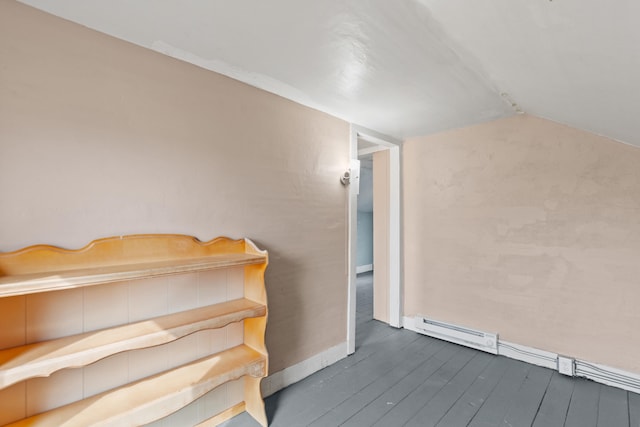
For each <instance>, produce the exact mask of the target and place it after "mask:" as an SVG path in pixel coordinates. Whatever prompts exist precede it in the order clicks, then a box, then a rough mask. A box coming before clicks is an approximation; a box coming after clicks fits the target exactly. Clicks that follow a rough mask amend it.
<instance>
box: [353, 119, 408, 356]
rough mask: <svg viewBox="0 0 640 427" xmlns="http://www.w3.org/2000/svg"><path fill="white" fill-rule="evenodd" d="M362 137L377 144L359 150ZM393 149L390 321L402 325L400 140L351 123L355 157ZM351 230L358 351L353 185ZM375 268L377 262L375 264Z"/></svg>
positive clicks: (354, 200) (356, 236)
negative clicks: (359, 141) (359, 140)
mask: <svg viewBox="0 0 640 427" xmlns="http://www.w3.org/2000/svg"><path fill="white" fill-rule="evenodd" d="M358 139H362V140H364V141H367V142H370V143H374V144H376V146H375V147H371V148H367V149H363V150H362V151H361V152H358ZM382 150H389V162H390V165H389V190H390V195H389V196H390V197H389V251H388V253H389V258H388V260H387V262H388V264H389V324H390V325H391V326H393V327H396V328H399V327H401V326H402V283H401V277H400V141H397V140H395V139H394V138H391V137H388V136H386V135H382V134H380V133H378V132H375V131H372V130H370V129H366V128H363V127H360V126H356V125H351V137H350V153H351V159H352V160H357V159H358V157H359V156H360V155H364V154H369V153H373V152H375V151H382ZM348 214H349V221H348V223H349V232H348V236H349V237H348V264H349V279H348V286H349V290H348V295H347V307H348V309H347V344H348V354H352V353H354V352H355V350H356V267H357V266H356V258H357V247H358V234H357V233H358V232H357V227H358V194H357V189H356V188H355V187H352V188H349V206H348ZM374 269H375V265H374ZM374 274H375V273H374Z"/></svg>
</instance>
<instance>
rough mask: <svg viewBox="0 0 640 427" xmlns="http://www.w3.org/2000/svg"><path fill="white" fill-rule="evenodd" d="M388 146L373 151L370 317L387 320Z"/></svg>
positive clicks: (387, 321) (386, 321)
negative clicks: (371, 292) (371, 311)
mask: <svg viewBox="0 0 640 427" xmlns="http://www.w3.org/2000/svg"><path fill="white" fill-rule="evenodd" d="M389 166H390V165H389V150H384V151H378V152H375V153H373V212H374V215H373V266H374V271H373V318H374V319H377V320H380V321H382V322H385V323H389V200H390V188H389Z"/></svg>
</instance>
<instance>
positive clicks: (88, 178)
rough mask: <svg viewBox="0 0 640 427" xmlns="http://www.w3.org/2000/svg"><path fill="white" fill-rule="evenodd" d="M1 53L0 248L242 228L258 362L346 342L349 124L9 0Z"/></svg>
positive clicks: (233, 233)
mask: <svg viewBox="0 0 640 427" xmlns="http://www.w3.org/2000/svg"><path fill="white" fill-rule="evenodd" d="M0 57H1V58H2V62H1V64H0V197H1V202H0V203H1V206H2V208H1V209H0V250H2V251H10V250H15V249H18V248H21V247H24V246H27V245H31V244H36V243H46V244H52V245H58V246H63V247H67V248H79V247H82V246H84V245H86V244H87V243H88V242H90V241H91V240H94V239H96V238H100V237H107V236H113V235H123V234H134V233H182V234H189V235H195V236H196V237H198V238H200V239H201V240H209V239H211V238H213V237H215V236H219V235H228V236H229V237H233V238H238V237H249V238H251V239H253V240H254V241H255V242H256V243H257V244H258V246H259V247H261V248H263V249H267V250H268V251H269V256H270V266H269V268H268V270H267V278H266V281H267V291H268V297H269V304H270V306H269V309H270V315H269V324H268V326H267V346H268V348H269V351H270V356H271V364H270V365H271V371H272V372H276V371H279V370H281V369H283V368H285V367H287V366H291V365H293V364H295V363H297V362H300V361H302V360H305V359H307V358H309V357H311V356H313V355H315V354H317V353H319V352H321V351H323V350H325V349H328V348H330V347H333V346H335V345H337V344H339V343H341V342H344V341H345V339H346V327H345V325H346V307H347V304H346V298H347V286H346V283H347V267H346V236H347V231H346V191H347V190H345V187H343V186H342V185H341V184H340V182H339V180H338V177H339V176H340V174H341V173H342V171H344V170H345V168H346V167H347V165H348V163H349V126H348V124H347V123H346V122H344V121H342V120H338V119H336V118H334V117H331V116H329V115H327V114H324V113H320V112H317V111H315V110H312V109H310V108H306V107H302V106H300V105H298V104H296V103H293V102H290V101H288V100H285V99H283V98H280V97H278V96H275V95H272V94H269V93H266V92H264V91H261V90H258V89H255V88H253V87H250V86H248V85H245V84H242V83H239V82H237V81H234V80H232V79H229V78H227V77H223V76H220V75H217V74H215V73H212V72H210V71H205V70H203V69H200V68H198V67H195V66H193V65H190V64H186V63H183V62H180V61H178V60H174V59H171V58H168V57H165V56H163V55H161V54H158V53H155V52H152V51H150V50H146V49H143V48H140V47H137V46H134V45H131V44H129V43H126V42H123V41H119V40H116V39H114V38H111V37H109V36H106V35H103V34H100V33H97V32H94V31H91V30H89V29H87V28H84V27H82V26H80V25H76V24H72V23H70V22H67V21H64V20H62V19H59V18H54V17H52V16H50V15H47V14H45V13H43V12H39V11H36V10H34V9H31V8H30V7H27V6H24V5H21V4H19V3H15V2H13V1H3V2H0ZM319 325H322V327H319ZM0 345H2V343H1V342H0ZM14 345H15V344H14Z"/></svg>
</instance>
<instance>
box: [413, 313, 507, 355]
mask: <svg viewBox="0 0 640 427" xmlns="http://www.w3.org/2000/svg"><path fill="white" fill-rule="evenodd" d="M415 327H416V329H417V330H418V331H419V332H420V333H423V334H424V335H428V336H430V337H434V338H439V339H443V340H445V341H450V342H453V343H456V344H460V345H464V346H467V347H471V348H475V349H477V350H481V351H485V352H487V353H491V354H498V334H492V333H487V332H482V331H476V330H475V329H469V328H465V327H463V326H458V325H452V324H451V323H446V322H440V321H438V320H433V319H427V318H426V317H422V316H416V317H415Z"/></svg>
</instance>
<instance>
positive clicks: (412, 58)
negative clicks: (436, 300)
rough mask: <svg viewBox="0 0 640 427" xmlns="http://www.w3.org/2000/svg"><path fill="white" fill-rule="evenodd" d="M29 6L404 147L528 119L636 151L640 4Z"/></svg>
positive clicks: (114, 2)
mask: <svg viewBox="0 0 640 427" xmlns="http://www.w3.org/2000/svg"><path fill="white" fill-rule="evenodd" d="M22 1H23V2H24V3H27V4H30V5H33V6H35V7H38V8H40V9H42V10H46V11H48V12H51V13H53V14H55V15H58V16H61V17H64V18H66V19H69V20H71V21H75V22H78V23H81V24H83V25H86V26H88V27H90V28H94V29H96V30H99V31H102V32H104V33H107V34H110V35H112V36H115V37H118V38H121V39H124V40H128V41H130V42H133V43H135V44H138V45H141V46H144V47H147V48H150V49H154V50H157V51H159V52H162V53H164V54H167V55H170V56H173V57H176V58H179V59H183V60H185V61H188V62H191V63H194V64H196V65H199V66H201V67H204V68H207V69H210V70H213V71H217V72H220V73H222V74H226V75H229V76H231V77H234V78H236V79H238V80H242V81H245V82H247V83H249V84H252V85H254V86H257V87H260V88H263V89H266V90H268V91H271V92H274V93H277V94H279V95H282V96H284V97H287V98H290V99H293V100H294V101H297V102H300V103H302V104H305V105H308V106H311V107H314V108H317V109H320V110H322V111H326V112H328V113H330V114H333V115H335V116H338V117H341V118H343V119H345V120H348V121H351V122H354V123H357V124H359V125H361V126H365V127H368V128H371V129H374V130H376V131H378V132H382V133H384V134H387V135H390V136H392V137H395V138H399V139H403V138H406V137H409V136H416V135H426V134H430V133H434V132H437V131H441V130H445V129H450V128H455V127H462V126H467V125H470V124H474V123H478V122H483V121H488V120H491V119H495V118H499V117H505V116H508V115H511V114H514V112H515V111H516V110H521V111H524V112H527V113H531V114H534V115H538V116H542V117H546V118H550V119H552V120H556V121H559V122H563V123H567V124H569V125H572V126H574V127H577V128H582V129H585V130H589V131H592V132H595V133H598V134H602V135H606V136H609V137H612V138H615V139H618V140H621V141H625V142H628V143H633V144H637V145H640V120H638V119H637V118H636V117H635V115H636V114H637V113H639V112H640V83H639V80H638V79H639V77H638V76H640V24H638V22H637V21H638V18H639V17H640V2H638V1H637V0H616V1H610V2H607V1H602V0H601V1H599V2H596V1H595V0H491V1H468V0H465V1H463V0H403V1H389V0H369V1H363V0H351V1H347V0H322V1H312V0H302V1H301V0H272V1H263V0H234V1H228V0H226V1H223V0H186V1H179V0H136V1H131V0H57V1H55V2H53V1H50V0H22ZM512 104H514V105H512Z"/></svg>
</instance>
